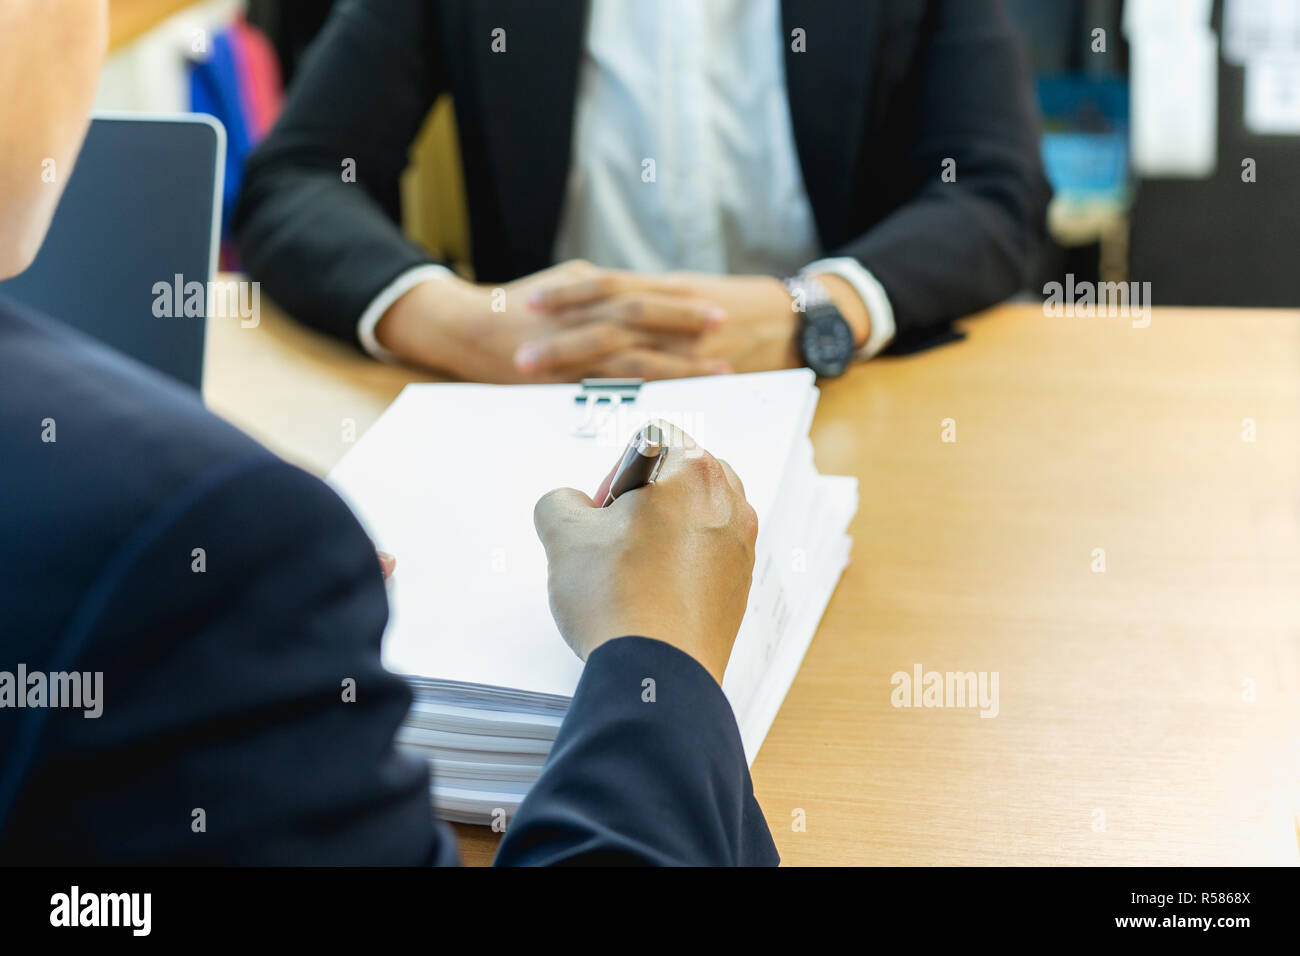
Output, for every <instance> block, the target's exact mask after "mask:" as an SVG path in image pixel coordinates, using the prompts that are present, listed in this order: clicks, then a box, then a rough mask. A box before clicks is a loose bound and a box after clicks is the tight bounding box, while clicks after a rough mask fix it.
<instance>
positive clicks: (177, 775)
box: [0, 0, 776, 865]
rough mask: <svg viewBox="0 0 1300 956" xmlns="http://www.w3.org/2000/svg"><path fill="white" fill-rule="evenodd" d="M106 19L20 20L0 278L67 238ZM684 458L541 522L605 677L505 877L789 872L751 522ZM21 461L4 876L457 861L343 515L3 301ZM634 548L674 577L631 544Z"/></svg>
mask: <svg viewBox="0 0 1300 956" xmlns="http://www.w3.org/2000/svg"><path fill="white" fill-rule="evenodd" d="M105 17H106V9H105V3H104V0H94V2H90V3H88V2H87V0H0V23H3V24H4V30H3V31H0V276H9V275H12V274H16V273H17V272H21V271H22V270H23V269H24V268H26V266H27V265H28V264H30V261H31V259H32V257H33V256H34V255H35V253H36V250H37V249H38V248H39V246H40V240H41V237H42V236H43V235H44V232H45V230H46V229H47V228H48V225H49V221H50V218H51V216H52V215H53V211H54V207H55V204H56V203H57V201H58V195H59V191H60V186H61V183H62V181H63V179H65V178H66V173H67V171H68V170H69V169H70V168H71V165H72V162H73V159H74V156H75V153H76V150H77V148H78V146H79V143H80V140H81V137H82V136H83V135H84V133H85V129H86V116H87V113H88V110H89V108H90V104H91V100H92V97H93V92H94V89H95V84H96V78H97V73H98V66H99V63H100V61H101V59H102V56H103V49H104V43H105V33H106V28H105ZM49 160H53V161H54V167H53V168H55V169H58V170H61V171H63V173H62V177H61V178H60V179H59V180H58V181H57V182H55V183H49V182H46V181H44V178H43V177H42V175H41V173H42V170H43V169H46V168H48V161H49ZM68 267H69V270H70V271H71V270H72V269H74V268H75V263H69V264H68ZM674 441H675V442H676V443H677V445H678V446H679V448H680V449H681V451H680V453H679V454H677V455H675V456H673V457H674V458H675V460H676V464H675V467H674V468H673V469H671V470H667V469H666V474H665V475H664V476H663V477H662V479H661V481H660V483H659V484H657V485H656V486H655V488H654V489H653V493H649V492H646V493H643V492H636V493H633V494H631V495H627V496H624V497H622V498H620V499H619V501H618V502H616V503H615V505H614V506H613V507H611V508H607V509H599V508H596V507H595V506H594V504H593V502H592V500H591V499H590V498H588V497H587V496H586V495H584V494H582V493H581V492H578V491H573V490H560V491H556V492H552V493H551V494H550V495H548V496H546V497H545V498H543V499H542V501H541V502H539V503H538V506H537V510H536V521H537V528H538V532H539V534H540V535H541V537H542V540H543V543H544V544H545V546H546V549H547V557H548V561H549V564H550V591H551V602H552V608H553V610H554V612H555V614H556V619H557V622H558V623H559V626H560V630H561V633H562V634H563V635H564V637H565V639H566V640H567V641H568V642H569V643H570V644H571V645H572V646H573V648H574V650H575V651H576V652H577V653H578V654H579V655H580V656H582V657H584V658H586V659H587V666H586V669H585V672H584V674H583V677H582V679H581V682H580V684H579V687H578V690H577V692H576V694H575V696H574V699H573V703H572V706H571V707H570V709H569V712H568V716H567V717H566V719H565V722H564V725H563V727H562V728H561V730H560V732H559V735H558V736H557V738H556V741H555V744H554V747H553V749H552V752H551V755H550V757H549V760H548V763H547V766H546V768H545V769H544V771H543V773H542V775H541V779H540V780H539V781H538V783H537V784H536V786H535V787H534V788H533V790H532V791H531V792H530V794H529V795H528V796H527V797H526V798H525V800H524V801H523V804H522V806H521V807H520V809H519V812H518V815H517V816H516V818H515V819H514V820H512V821H511V823H510V826H509V830H508V832H507V835H506V837H505V839H504V841H503V843H502V846H501V850H500V853H499V855H498V858H497V860H498V862H499V863H513V864H555V863H574V862H579V863H581V862H595V863H628V862H630V863H664V864H694V863H699V864H758V863H775V862H776V852H775V848H774V846H773V843H772V839H771V836H770V834H769V833H768V830H767V826H766V824H765V822H764V820H763V817H762V814H761V811H760V810H759V808H758V806H757V804H756V803H755V801H754V797H753V793H752V789H751V786H750V780H749V774H748V770H747V767H746V763H745V757H744V753H743V751H742V749H741V743H740V736H739V733H738V730H737V727H736V723H735V720H734V718H733V716H732V714H731V710H730V708H729V706H728V704H727V701H726V698H725V697H723V695H722V692H721V689H720V687H719V681H720V680H721V677H722V672H723V669H724V668H725V666H726V661H727V657H728V655H729V653H730V648H731V644H732V642H733V641H734V639H735V634H736V631H737V630H738V628H739V624H740V619H741V616H742V615H743V613H744V607H745V600H746V596H747V593H748V587H749V580H750V573H751V571H752V566H753V543H754V535H755V532H756V529H755V524H754V514H753V511H752V509H750V508H749V506H748V505H747V504H746V502H745V500H744V493H743V489H742V488H741V486H740V483H739V481H738V479H737V478H736V476H735V475H734V473H732V472H731V470H730V469H729V468H728V467H727V466H726V465H725V463H722V462H719V461H716V460H715V459H713V458H711V457H710V456H709V455H708V454H707V453H705V452H704V451H702V450H701V449H699V448H696V447H693V445H692V443H690V442H689V440H688V439H686V438H685V436H682V435H680V433H676V434H675V435H674ZM0 448H2V449H3V461H4V469H3V472H4V477H3V481H2V485H3V492H4V498H3V507H0V608H2V609H3V615H4V620H3V644H2V645H0V863H7V864H82V863H235V864H260V863H291V864H409V865H426V864H433V863H440V864H441V863H453V862H455V860H456V850H455V845H454V839H453V837H452V836H451V834H450V832H449V831H448V830H446V828H444V827H443V826H441V825H439V824H437V823H436V822H435V820H434V819H433V815H432V812H431V808H430V798H429V772H428V768H427V765H425V764H424V762H422V761H415V760H412V759H410V758H407V757H405V756H403V755H401V754H400V753H399V752H398V751H397V749H396V747H395V745H394V733H395V731H396V729H397V727H398V725H399V724H400V722H401V721H402V719H403V716H404V715H405V713H406V711H407V708H408V706H409V704H410V694H409V692H408V690H407V688H406V685H405V684H404V683H403V682H402V681H401V680H400V679H398V678H397V677H395V676H394V675H392V674H390V673H388V672H386V671H385V670H384V669H383V668H382V667H381V665H380V659H379V640H380V635H381V633H382V631H383V628H384V623H385V620H386V616H387V602H386V598H385V591H384V585H383V583H382V579H381V571H380V566H379V563H378V562H377V561H376V556H375V553H374V551H373V549H372V548H371V546H370V544H369V542H368V541H367V539H366V537H365V535H364V533H363V532H362V530H361V528H360V527H359V526H358V524H357V522H356V520H355V519H354V518H353V516H352V514H351V513H350V512H349V511H348V509H347V508H346V507H345V506H344V505H343V503H342V502H341V501H340V500H339V499H338V498H337V497H336V496H335V495H334V493H333V492H332V491H330V490H329V489H328V488H327V487H326V486H325V485H324V484H322V483H321V482H320V481H317V480H316V479H314V478H312V477H310V476H308V475H307V474H305V473H303V472H302V471H299V470H298V469H296V468H294V467H292V466H290V465H288V464H286V463H285V462H283V461H281V460H279V459H278V458H276V457H275V456H274V455H272V454H270V453H269V452H268V451H266V450H265V449H263V448H261V447H260V446H258V445H257V444H256V443H254V442H253V441H252V440H250V439H249V438H247V437H246V436H244V435H243V434H241V433H240V432H238V431H236V430H235V429H233V428H231V427H230V426H228V425H225V424H224V423H222V422H221V421H219V420H218V419H216V418H214V417H213V416H211V415H209V414H208V413H207V412H206V411H205V410H204V409H203V407H202V406H201V404H200V403H199V401H198V400H197V399H196V398H195V396H193V395H191V394H189V393H188V392H186V391H184V390H182V389H181V388H180V387H179V386H177V385H175V384H174V383H171V382H170V381H167V380H164V379H162V378H161V377H159V376H158V375H156V374H154V373H153V372H151V371H150V370H148V369H146V368H144V367H143V366H141V365H139V364H137V363H135V362H133V361H131V360H129V359H127V358H125V357H123V356H121V355H119V354H118V353H116V352H113V351H111V350H109V349H107V348H105V347H103V346H101V345H98V344H96V343H94V342H92V341H90V340H89V339H86V338H84V337H82V336H81V335H79V334H78V333H75V332H73V331H71V330H70V329H67V328H66V327H63V326H61V325H59V324H58V323H57V322H54V321H51V320H49V319H46V318H43V317H40V316H36V315H32V314H29V313H27V312H24V311H22V310H19V309H17V308H15V307H13V306H12V305H9V304H5V303H3V302H0ZM640 522H645V523H646V524H647V526H651V527H655V528H656V547H655V548H654V549H628V548H626V547H624V546H623V542H624V541H625V540H626V536H625V535H624V534H623V531H622V529H624V528H625V527H627V526H628V524H629V523H633V524H636V523H640ZM399 558H400V556H399ZM593 567H595V568H600V569H601V573H600V574H599V575H596V576H591V575H590V574H589V573H588V570H589V569H590V568H593ZM665 595H671V596H672V600H671V601H664V600H663V597H664V596H665ZM636 635H649V636H648V637H647V636H636ZM656 638H657V639H656ZM73 674H79V675H81V677H80V678H79V679H77V680H76V683H75V691H74V689H73V680H72V678H71V675H73ZM646 676H653V677H654V678H655V679H656V682H657V688H658V693H657V702H656V703H654V704H653V705H647V704H646V703H644V702H643V701H642V700H641V693H640V691H641V681H642V680H643V679H644V678H645V677H646ZM345 681H352V682H355V683H354V686H355V700H354V701H353V702H348V700H347V697H349V696H351V695H345V694H344V693H343V692H342V688H343V686H344V683H345ZM56 704H58V705H61V706H54V705H56Z"/></svg>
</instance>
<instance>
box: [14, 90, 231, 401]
mask: <svg viewBox="0 0 1300 956" xmlns="http://www.w3.org/2000/svg"><path fill="white" fill-rule="evenodd" d="M225 153H226V134H225V129H224V128H223V127H222V126H221V123H220V122H219V121H217V120H216V119H215V118H214V117H211V116H207V115H202V114H178V115H167V116H158V115H152V114H135V113H122V114H119V113H96V114H95V117H94V119H93V120H92V122H91V124H90V131H89V133H88V134H87V136H86V142H85V146H84V147H83V148H82V150H81V154H80V156H79V157H78V159H77V162H76V166H75V167H74V169H73V171H72V178H71V179H70V180H69V181H68V185H67V189H66V190H65V191H64V194H63V198H62V199H61V200H60V201H59V207H58V209H57V210H56V212H55V214H54V222H53V223H52V224H51V227H50V232H49V235H48V236H47V237H46V239H45V244H44V245H43V246H41V250H40V252H39V253H38V254H37V257H36V261H35V262H33V263H32V265H31V267H30V268H29V269H27V271H26V272H24V273H22V274H21V275H19V276H16V277H14V278H13V279H10V280H9V281H7V282H0V296H4V297H7V298H10V299H12V300H14V301H15V302H19V303H22V304H23V305H27V306H29V307H31V308H33V309H35V310H37V311H40V312H42V313H44V314H45V315H48V316H49V317H51V318H54V319H58V320H60V321H62V322H64V323H66V324H67V325H71V326H73V327H75V328H78V329H80V330H82V331H83V332H86V333H88V334H89V335H92V336H94V337H95V338H98V339H100V340H102V341H104V342H106V343H107V344H109V345H111V346H113V347H114V348H116V349H119V350H121V351H122V352H125V353H126V354H128V355H130V356H132V357H133V358H135V359H138V360H139V361H141V362H144V363H145V364H147V365H151V366H153V367H154V368H155V369H157V370H159V371H160V372H164V373H166V374H167V375H170V376H172V377H173V378H176V379H179V380H180V381H182V382H184V383H186V384H187V385H190V386H192V387H194V388H196V389H198V388H200V387H201V385H202V379H203V346H204V336H205V334H206V318H205V315H206V309H202V310H198V311H200V313H201V314H198V315H196V314H195V312H196V309H195V308H193V307H191V308H189V309H186V308H185V304H186V302H187V301H188V302H190V303H191V305H193V304H195V303H198V302H199V301H200V299H199V298H198V297H197V296H196V295H194V293H195V291H196V290H197V289H199V288H200V286H199V285H197V284H199V283H201V288H202V289H204V290H206V289H208V288H210V286H209V283H210V282H211V281H212V279H213V278H214V276H215V274H216V269H217V254H218V251H219V248H220V243H221V194H222V184H223V182H224V179H225ZM178 277H179V278H178ZM202 301H203V302H205V303H206V301H207V299H206V297H204V298H203V299H202ZM187 313H188V315H187Z"/></svg>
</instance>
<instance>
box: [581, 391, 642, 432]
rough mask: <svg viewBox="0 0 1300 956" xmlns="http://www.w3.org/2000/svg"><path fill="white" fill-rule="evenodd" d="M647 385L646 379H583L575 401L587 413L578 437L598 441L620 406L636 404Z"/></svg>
mask: <svg viewBox="0 0 1300 956" xmlns="http://www.w3.org/2000/svg"><path fill="white" fill-rule="evenodd" d="M644 384H645V379H643V378H584V379H583V380H582V385H581V387H580V388H579V389H578V394H577V395H575V396H574V399H573V400H574V402H576V403H577V404H578V405H579V406H580V407H582V409H583V410H584V412H585V414H584V415H583V418H582V421H581V422H580V423H579V425H578V428H577V431H576V434H577V435H579V436H580V437H582V438H595V437H596V436H597V435H599V434H600V432H601V429H602V428H604V427H605V426H606V425H608V424H609V421H610V418H611V417H613V416H616V415H617V414H618V410H619V407H620V406H622V405H623V404H624V403H626V404H629V405H630V404H632V403H633V402H635V401H636V399H637V395H638V393H639V392H640V391H641V386H642V385H644Z"/></svg>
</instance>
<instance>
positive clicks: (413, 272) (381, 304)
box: [357, 263, 452, 362]
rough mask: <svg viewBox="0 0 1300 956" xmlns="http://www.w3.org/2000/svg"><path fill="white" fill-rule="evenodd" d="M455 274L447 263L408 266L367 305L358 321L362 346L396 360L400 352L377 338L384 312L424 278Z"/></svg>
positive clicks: (378, 356) (376, 354)
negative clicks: (442, 264)
mask: <svg viewBox="0 0 1300 956" xmlns="http://www.w3.org/2000/svg"><path fill="white" fill-rule="evenodd" d="M451 274H452V271H451V270H450V269H448V268H447V267H446V266H440V265H437V264H436V263H429V264H427V265H423V266H416V267H415V268H414V269H407V270H406V271H405V272H403V273H402V274H401V275H400V276H398V277H397V278H396V279H394V280H393V281H392V282H390V283H389V284H388V285H387V286H386V287H385V288H384V290H383V291H382V292H380V293H379V295H377V296H375V297H374V299H372V300H371V302H370V305H368V306H366V311H364V312H362V313H361V318H360V319H359V320H358V321H357V338H358V339H359V340H360V341H361V347H362V348H363V349H365V350H366V351H367V352H369V353H370V354H371V355H373V356H374V357H375V358H377V359H383V360H384V361H385V362H396V361H397V360H398V359H397V356H396V355H394V354H393V353H392V352H390V351H388V349H386V348H384V347H383V346H382V345H380V344H379V339H377V338H375V326H376V325H378V324H379V320H380V319H382V318H383V317H384V313H385V312H387V311H388V307H389V306H391V305H392V304H393V303H394V302H396V301H397V300H398V299H400V298H401V297H402V296H404V295H406V293H408V292H410V291H411V290H412V289H414V288H415V287H416V286H417V285H419V284H420V283H421V282H428V281H429V280H430V279H445V278H446V277H447V276H449V275H451Z"/></svg>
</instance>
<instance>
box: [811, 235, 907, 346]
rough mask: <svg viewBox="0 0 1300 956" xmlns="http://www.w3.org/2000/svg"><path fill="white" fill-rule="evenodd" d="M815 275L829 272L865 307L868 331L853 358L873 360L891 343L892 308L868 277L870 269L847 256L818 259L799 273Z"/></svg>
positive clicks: (871, 278) (875, 283) (887, 296)
mask: <svg viewBox="0 0 1300 956" xmlns="http://www.w3.org/2000/svg"><path fill="white" fill-rule="evenodd" d="M818 272H829V273H831V274H832V275H837V276H839V277H840V278H841V279H843V280H844V281H845V282H847V283H848V284H849V285H851V286H853V289H854V291H856V292H857V293H858V296H859V297H860V298H861V299H862V304H863V305H864V306H866V307H867V315H868V316H869V317H870V319H871V331H870V332H868V333H867V341H866V342H864V343H863V344H862V348H860V349H858V355H857V357H858V358H860V359H869V358H875V357H876V356H877V355H879V354H880V353H881V352H882V351H884V350H885V348H886V347H887V346H888V345H889V343H890V342H892V341H893V340H894V332H895V326H894V307H893V306H892V305H890V304H889V295H888V294H887V293H886V292H885V287H884V286H883V285H881V284H880V280H879V279H877V278H876V277H875V276H874V275H872V274H871V270H870V269H868V268H867V267H866V266H864V265H863V264H862V263H861V262H859V261H858V260H857V259H852V258H850V257H849V256H838V257H836V258H833V259H818V260H817V261H816V262H812V263H809V264H808V265H806V266H804V267H803V270H802V274H803V275H813V274H815V273H818Z"/></svg>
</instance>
